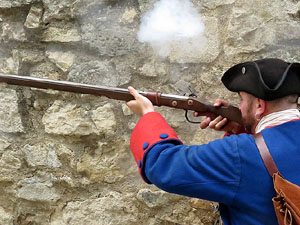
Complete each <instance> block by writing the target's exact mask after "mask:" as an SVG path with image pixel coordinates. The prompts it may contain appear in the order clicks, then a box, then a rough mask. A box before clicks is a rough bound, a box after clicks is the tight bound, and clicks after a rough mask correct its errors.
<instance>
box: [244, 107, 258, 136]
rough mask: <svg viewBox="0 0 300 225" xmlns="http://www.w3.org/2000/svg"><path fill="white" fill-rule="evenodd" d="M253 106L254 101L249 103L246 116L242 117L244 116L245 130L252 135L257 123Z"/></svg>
mask: <svg viewBox="0 0 300 225" xmlns="http://www.w3.org/2000/svg"><path fill="white" fill-rule="evenodd" d="M252 105H253V101H251V102H249V103H248V109H247V112H246V115H242V116H243V125H244V127H245V130H246V131H247V132H249V133H252V129H253V131H254V127H253V126H254V125H255V122H256V119H255V116H254V115H253V114H252V112H251V110H252Z"/></svg>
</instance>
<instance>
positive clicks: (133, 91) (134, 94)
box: [128, 86, 139, 99]
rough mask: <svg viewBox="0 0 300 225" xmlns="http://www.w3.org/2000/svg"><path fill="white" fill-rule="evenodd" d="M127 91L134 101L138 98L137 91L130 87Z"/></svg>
mask: <svg viewBox="0 0 300 225" xmlns="http://www.w3.org/2000/svg"><path fill="white" fill-rule="evenodd" d="M128 91H129V93H130V94H132V95H133V97H134V98H135V99H136V98H137V97H138V95H139V93H138V91H137V90H135V89H134V88H133V87H131V86H129V87H128Z"/></svg>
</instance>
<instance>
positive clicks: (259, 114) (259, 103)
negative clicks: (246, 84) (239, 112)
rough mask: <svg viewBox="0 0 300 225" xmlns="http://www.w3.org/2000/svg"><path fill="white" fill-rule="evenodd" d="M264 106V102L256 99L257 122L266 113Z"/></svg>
mask: <svg viewBox="0 0 300 225" xmlns="http://www.w3.org/2000/svg"><path fill="white" fill-rule="evenodd" d="M266 104H267V103H266V101H264V100H262V99H260V98H256V105H255V106H256V110H255V118H256V119H257V120H260V119H261V118H262V117H263V116H264V113H265V112H266Z"/></svg>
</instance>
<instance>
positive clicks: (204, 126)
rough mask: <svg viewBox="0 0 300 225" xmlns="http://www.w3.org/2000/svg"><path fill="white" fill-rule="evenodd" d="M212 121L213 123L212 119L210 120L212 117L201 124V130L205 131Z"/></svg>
mask: <svg viewBox="0 0 300 225" xmlns="http://www.w3.org/2000/svg"><path fill="white" fill-rule="evenodd" d="M210 121H211V118H210V117H207V118H206V119H205V120H203V121H202V122H201V123H200V128H201V129H205V128H206V127H208V125H209V123H210Z"/></svg>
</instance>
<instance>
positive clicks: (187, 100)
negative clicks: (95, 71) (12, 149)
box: [0, 73, 242, 124]
mask: <svg viewBox="0 0 300 225" xmlns="http://www.w3.org/2000/svg"><path fill="white" fill-rule="evenodd" d="M0 83H6V84H10V85H18V86H26V87H33V88H41V89H50V90H58V91H66V92H73V93H80V94H90V95H95V96H105V97H107V98H110V99H115V100H121V101H126V102H127V101H130V100H133V99H134V97H133V96H132V95H131V94H130V93H129V91H128V90H127V89H124V88H116V87H105V86H97V85H89V84H81V83H75V82H69V81H57V80H50V79H43V78H35V77H29V76H17V75H8V74H3V73H0ZM138 92H139V93H140V94H141V95H143V96H145V97H147V98H148V99H149V100H150V101H151V102H152V104H153V105H155V106H167V107H171V108H176V109H184V110H186V118H187V120H188V121H189V122H191V121H190V120H189V119H188V117H187V111H188V110H190V111H195V112H198V113H200V114H203V115H204V114H206V113H213V114H215V115H221V116H223V117H224V118H227V119H229V120H231V121H235V122H237V123H239V124H242V116H241V112H240V110H239V109H238V108H237V107H234V106H231V105H229V106H221V107H214V106H213V105H212V104H210V103H206V102H203V101H201V100H199V99H198V98H196V97H193V96H180V95H172V94H163V93H161V92H159V91H149V92H148V91H147V92H145V91H138Z"/></svg>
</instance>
